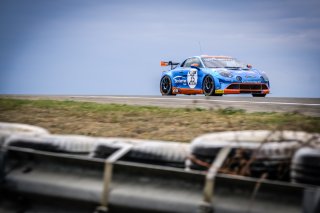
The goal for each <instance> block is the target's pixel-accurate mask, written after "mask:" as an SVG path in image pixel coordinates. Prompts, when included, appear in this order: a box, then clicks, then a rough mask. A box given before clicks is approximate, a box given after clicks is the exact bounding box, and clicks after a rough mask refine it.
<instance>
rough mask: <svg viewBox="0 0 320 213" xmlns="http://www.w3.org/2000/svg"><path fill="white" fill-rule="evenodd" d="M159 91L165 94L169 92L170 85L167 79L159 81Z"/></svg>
mask: <svg viewBox="0 0 320 213" xmlns="http://www.w3.org/2000/svg"><path fill="white" fill-rule="evenodd" d="M161 90H162V92H163V93H165V94H167V93H168V92H169V91H170V90H171V84H170V80H169V78H168V77H164V78H163V79H162V80H161Z"/></svg>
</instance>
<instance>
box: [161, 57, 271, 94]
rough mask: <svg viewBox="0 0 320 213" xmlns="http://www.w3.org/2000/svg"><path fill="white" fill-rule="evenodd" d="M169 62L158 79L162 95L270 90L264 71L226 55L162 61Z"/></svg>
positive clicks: (260, 91) (253, 92) (162, 63)
mask: <svg viewBox="0 0 320 213" xmlns="http://www.w3.org/2000/svg"><path fill="white" fill-rule="evenodd" d="M160 65H161V66H170V69H169V70H168V71H163V73H162V76H161V80H160V92H161V94H162V95H176V94H186V95H195V94H204V95H206V96H222V95H223V94H242V93H248V94H252V96H253V97H265V96H266V94H269V93H270V83H269V79H268V77H267V75H266V73H265V72H262V71H259V70H257V69H255V68H253V67H252V66H251V65H249V64H248V65H246V64H244V63H242V62H240V61H238V60H237V59H235V58H232V57H228V56H208V55H202V56H194V57H190V58H187V59H186V60H185V61H184V62H182V63H181V64H180V63H175V62H172V61H167V62H166V61H161V63H160Z"/></svg>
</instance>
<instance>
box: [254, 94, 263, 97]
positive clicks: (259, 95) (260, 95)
mask: <svg viewBox="0 0 320 213" xmlns="http://www.w3.org/2000/svg"><path fill="white" fill-rule="evenodd" d="M252 96H253V97H266V94H252Z"/></svg>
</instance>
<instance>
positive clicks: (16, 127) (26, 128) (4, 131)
mask: <svg viewBox="0 0 320 213" xmlns="http://www.w3.org/2000/svg"><path fill="white" fill-rule="evenodd" d="M48 134H49V132H48V131H47V130H46V129H43V128H41V127H37V126H32V125H27V124H16V123H5V122H0V147H1V146H2V145H3V144H4V142H5V141H6V140H7V138H9V137H11V136H18V135H20V136H33V137H37V136H41V135H48Z"/></svg>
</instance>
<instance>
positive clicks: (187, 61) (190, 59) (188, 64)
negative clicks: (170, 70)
mask: <svg viewBox="0 0 320 213" xmlns="http://www.w3.org/2000/svg"><path fill="white" fill-rule="evenodd" d="M193 61H194V59H193V58H189V59H187V60H186V61H185V62H184V65H183V67H190V66H191V64H193Z"/></svg>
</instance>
